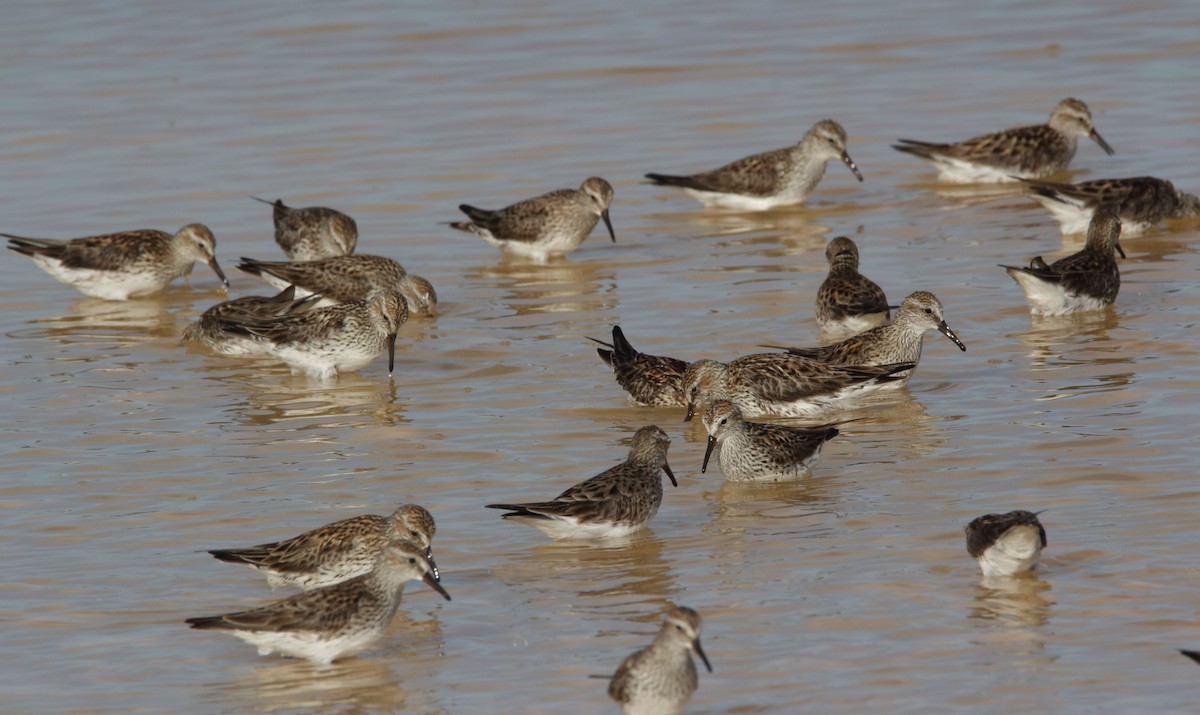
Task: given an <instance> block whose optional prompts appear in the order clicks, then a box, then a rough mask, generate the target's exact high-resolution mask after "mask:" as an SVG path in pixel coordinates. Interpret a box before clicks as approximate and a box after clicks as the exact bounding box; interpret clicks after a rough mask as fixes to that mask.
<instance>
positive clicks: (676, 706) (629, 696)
mask: <svg viewBox="0 0 1200 715" xmlns="http://www.w3.org/2000/svg"><path fill="white" fill-rule="evenodd" d="M693 651H694V652H695V653H696V655H698V656H700V660H701V661H703V662H704V667H705V668H707V669H708V672H710V673H711V672H712V665H710V664H709V662H708V656H707V655H705V654H704V649H703V648H702V647H700V614H698V613H696V612H695V611H693V610H692V609H690V608H688V607H686V606H676V605H671V606H670V607H669V608H668V609H667V612H666V614H664V616H663V624H662V628H660V629H659V631H658V635H656V636H655V637H654V642H653V643H651V644H650V645H649V646H647V647H645V648H643V649H641V650H639V651H637V652H636V653H634V654H632V655H630V656H629V657H627V658H626V659H625V660H624V661H623V662H622V663H621V667H620V668H617V672H616V674H615V675H613V677H612V680H611V681H609V683H608V696H609V697H610V698H612V699H613V700H616V701H617V702H618V703H619V704H620V705H621V711H622V712H623V713H625V715H679V713H682V712H683V708H684V706H685V705H687V703H688V701H689V700H691V699H692V693H695V692H696V687H697V685H698V682H699V679H698V678H697V677H696V664H695V663H693V662H692V652H693Z"/></svg>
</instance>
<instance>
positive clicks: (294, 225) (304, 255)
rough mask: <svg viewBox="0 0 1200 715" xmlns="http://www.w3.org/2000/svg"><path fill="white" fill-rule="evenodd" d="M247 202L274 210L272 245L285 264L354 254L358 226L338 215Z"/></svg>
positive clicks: (322, 209)
mask: <svg viewBox="0 0 1200 715" xmlns="http://www.w3.org/2000/svg"><path fill="white" fill-rule="evenodd" d="M250 198H252V199H254V200H255V201H261V202H263V203H264V204H269V205H271V206H272V207H274V212H273V218H274V221H275V243H277V244H279V247H280V248H282V249H283V252H284V253H285V254H287V257H288V260H291V261H315V260H318V259H321V258H329V257H331V256H346V255H349V254H351V253H354V247H355V246H356V245H357V244H358V224H357V223H355V222H354V219H352V218H350V217H349V216H347V215H346V214H344V213H342V212H341V211H337V210H335V209H331V208H326V207H324V206H307V207H304V208H292V207H290V206H287V205H286V204H284V203H283V199H276V200H275V201H267V200H266V199H260V198H258V197H257V196H251V197H250Z"/></svg>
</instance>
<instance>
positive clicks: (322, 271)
mask: <svg viewBox="0 0 1200 715" xmlns="http://www.w3.org/2000/svg"><path fill="white" fill-rule="evenodd" d="M237 267H238V270H240V271H244V272H246V273H249V274H251V275H254V276H258V277H259V278H261V279H263V280H264V281H266V282H267V284H268V285H272V286H274V287H276V288H279V289H283V288H286V287H287V286H289V285H295V286H296V292H297V295H300V294H308V293H320V294H321V297H322V301H321V305H322V306H325V305H333V304H334V303H345V302H347V301H352V300H366V297H367V295H368V294H369V293H370V292H371V291H373V290H375V289H376V288H395V289H396V290H398V291H400V293H401V294H402V295H403V296H404V299H405V300H406V301H407V302H408V305H409V308H410V309H412V310H414V311H416V312H418V313H421V314H422V315H432V314H433V311H434V309H435V308H436V307H437V293H435V292H434V290H433V285H432V284H431V283H430V282H429V281H427V280H425V279H424V278H422V277H420V276H417V275H413V274H411V273H409V272H408V271H406V270H404V266H402V265H400V264H399V263H397V262H396V261H394V260H392V259H391V258H385V257H384V256H372V255H364V254H357V253H356V254H352V255H349V256H333V257H332V258H322V259H320V260H316V261H259V260H255V259H253V258H242V260H241V263H239V264H238V266H237Z"/></svg>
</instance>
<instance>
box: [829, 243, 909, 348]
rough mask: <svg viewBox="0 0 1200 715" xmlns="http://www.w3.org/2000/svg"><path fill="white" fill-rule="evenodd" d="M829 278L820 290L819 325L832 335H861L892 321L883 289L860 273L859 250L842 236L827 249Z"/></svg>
mask: <svg viewBox="0 0 1200 715" xmlns="http://www.w3.org/2000/svg"><path fill="white" fill-rule="evenodd" d="M825 260H827V261H829V275H827V276H826V277H825V280H824V281H822V282H821V287H820V288H818V289H817V324H818V325H820V326H821V329H822V330H825V331H828V332H842V333H851V334H853V333H861V332H862V331H864V330H869V329H871V328H874V327H877V326H879V325H883V324H885V323H887V322H888V321H889V320H891V317H892V314H891V308H890V307H889V306H888V302H887V296H886V295H884V293H883V289H882V288H880V287H879V285H878V284H876V283H875V282H874V281H872V280H871V279H870V278H867V277H866V276H864V275H863V274H861V273H859V272H858V246H857V245H855V243H854V241H852V240H850V239H849V238H847V237H846V236H838V237H837V238H835V239H833V240H832V241H830V242H829V245H828V246H826V247H825Z"/></svg>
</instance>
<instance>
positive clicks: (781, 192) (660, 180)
mask: <svg viewBox="0 0 1200 715" xmlns="http://www.w3.org/2000/svg"><path fill="white" fill-rule="evenodd" d="M830 159H841V160H842V162H843V163H844V164H845V165H846V166H847V167H849V168H850V171H851V172H852V173H853V174H854V176H855V177H856V178H857V179H858V180H859V181H862V180H863V176H862V172H860V171H859V170H858V167H857V166H856V165H855V164H854V161H853V160H852V159H851V158H850V154H849V153H847V152H846V130H845V129H842V125H840V124H838V123H837V122H835V121H833V120H832V119H822V120H821V121H819V122H817V123H816V124H814V125H813V126H812V129H809V130H808V131H807V132H805V134H804V136H803V137H802V138H801V139H800V141H799V143H797V144H795V145H794V146H790V147H785V148H783V149H776V150H774V151H768V152H763V153H762V154H753V155H751V156H747V157H745V158H743V159H738V160H737V161H735V162H733V163H731V164H726V165H725V166H722V167H721V168H719V169H713V170H712V171H705V172H702V173H699V174H692V175H691V176H672V175H670V174H646V178H647V179H650V181H651V182H652V183H655V184H658V185H660V186H678V187H680V188H682V189H683V190H684V191H685V192H687V193H688V194H689V195H691V196H692V197H693V198H695V199H697V200H698V201H700V203H702V204H704V205H705V206H710V207H722V208H729V209H739V210H743V211H765V210H767V209H771V208H774V207H776V206H791V205H793V204H798V203H800V202H802V201H804V198H805V197H806V196H808V195H809V194H810V193H812V190H813V189H815V188H816V187H817V182H819V181H820V180H821V177H822V176H824V175H825V164H826V163H827V162H828V161H829V160H830Z"/></svg>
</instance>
